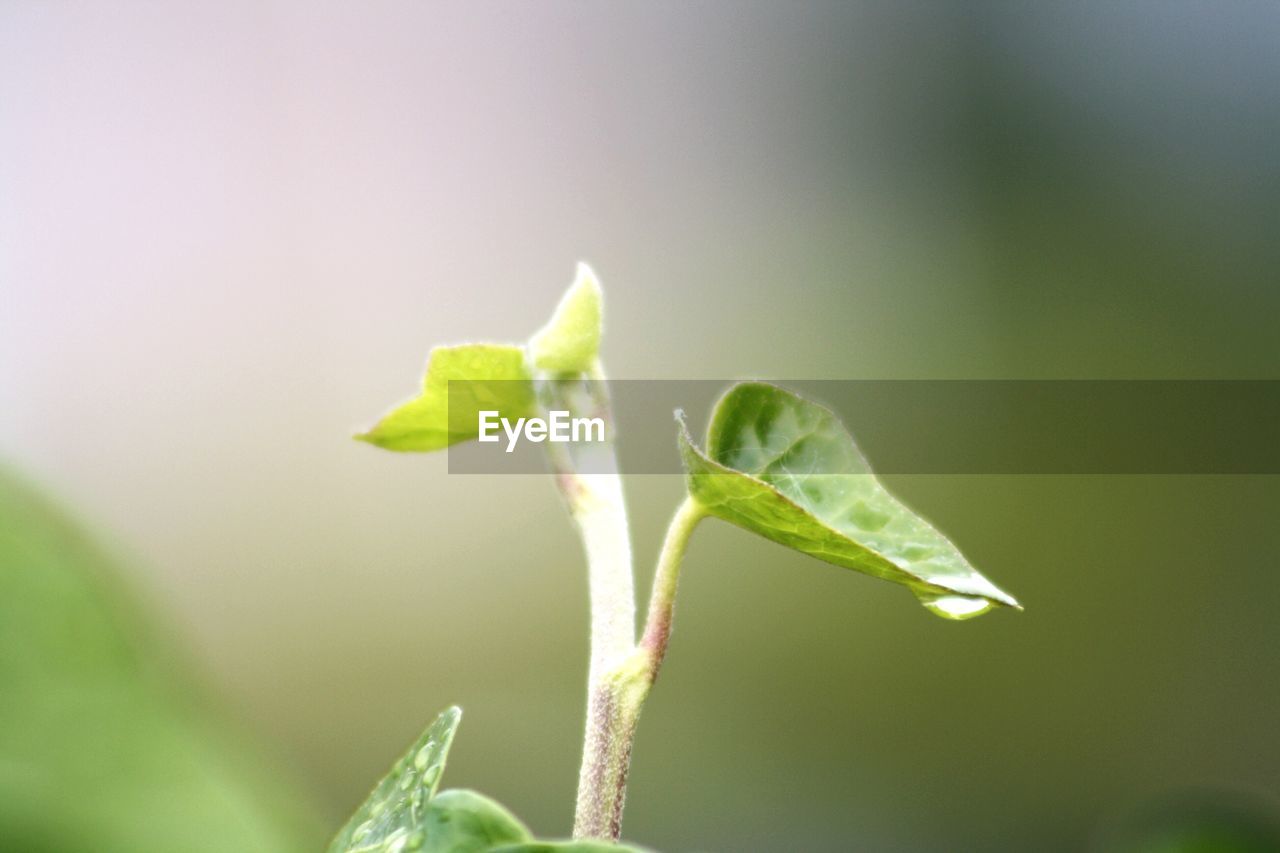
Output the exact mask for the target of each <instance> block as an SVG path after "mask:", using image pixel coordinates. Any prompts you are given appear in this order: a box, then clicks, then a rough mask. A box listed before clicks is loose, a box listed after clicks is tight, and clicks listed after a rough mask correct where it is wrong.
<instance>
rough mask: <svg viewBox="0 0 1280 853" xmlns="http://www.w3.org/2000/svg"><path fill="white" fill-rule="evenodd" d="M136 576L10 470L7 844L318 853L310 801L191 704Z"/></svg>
mask: <svg viewBox="0 0 1280 853" xmlns="http://www.w3.org/2000/svg"><path fill="white" fill-rule="evenodd" d="M125 573H126V572H124V571H122V570H121V567H119V566H117V565H116V563H115V562H114V561H113V560H112V559H111V558H110V557H109V556H108V555H106V554H104V552H103V550H102V549H101V548H100V547H99V546H98V545H97V543H95V542H94V541H93V538H92V537H90V536H88V535H86V533H85V531H84V530H83V528H82V527H81V526H80V525H79V524H77V523H76V522H74V521H73V520H71V519H70V518H69V517H68V516H67V515H66V514H64V513H63V512H62V511H61V510H60V509H59V508H58V507H56V506H54V505H53V504H51V503H50V502H49V501H47V500H46V499H45V498H44V497H43V496H41V495H39V494H38V493H37V492H36V491H35V490H33V489H31V488H30V487H28V486H27V485H26V484H24V483H23V482H21V481H19V480H18V479H17V478H15V477H13V476H12V475H11V474H10V473H9V471H8V470H7V469H6V468H5V467H4V466H3V465H2V464H0V848H3V849H5V850H22V851H28V852H29V853H52V851H63V850H93V851H96V853H172V851H177V850H181V851H190V853H221V851H226V850H242V851H250V850H272V851H303V850H314V849H315V847H316V846H317V844H318V843H320V839H321V838H323V832H324V831H323V828H322V826H321V825H320V822H319V821H318V820H315V819H314V818H315V815H314V814H313V813H312V808H311V805H310V804H309V803H308V802H307V800H306V797H305V795H304V794H303V793H302V792H299V791H296V790H295V789H293V788H292V787H290V785H289V784H287V782H286V781H284V780H282V779H280V778H277V777H276V775H275V774H273V773H271V772H270V768H268V767H265V766H263V764H262V763H261V761H260V760H259V759H258V757H257V751H256V750H255V749H253V747H252V746H251V745H246V744H244V743H242V742H241V741H240V740H239V739H238V738H236V737H233V736H232V735H231V732H230V731H229V730H227V729H226V728H224V726H223V725H221V723H220V722H219V720H217V719H216V718H214V717H212V716H211V715H210V714H209V713H208V710H207V709H206V708H205V707H204V706H203V704H202V703H200V702H199V701H193V700H198V697H201V696H202V695H203V692H204V691H203V688H202V687H201V686H200V685H198V684H194V683H193V682H192V679H191V678H190V676H189V674H188V673H189V672H190V671H191V670H190V668H189V667H188V666H186V663H187V662H186V661H185V660H183V659H181V657H180V656H176V655H174V654H173V652H172V649H173V648H174V646H175V645H181V643H175V638H174V634H173V632H172V631H169V630H163V631H162V630H158V629H157V628H156V627H155V626H154V625H153V624H152V623H151V621H150V619H148V618H147V617H148V614H147V613H145V612H144V611H143V610H142V609H141V608H140V607H138V605H137V601H136V599H135V596H134V595H133V594H132V591H131V590H130V589H128V588H127V587H126V585H124V584H123V583H122V582H121V577H122V576H123V575H124V574H125Z"/></svg>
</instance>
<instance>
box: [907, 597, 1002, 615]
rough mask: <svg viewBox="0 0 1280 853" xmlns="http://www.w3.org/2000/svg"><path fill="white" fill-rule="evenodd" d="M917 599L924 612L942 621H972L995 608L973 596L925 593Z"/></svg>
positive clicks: (986, 601) (982, 599) (983, 599)
mask: <svg viewBox="0 0 1280 853" xmlns="http://www.w3.org/2000/svg"><path fill="white" fill-rule="evenodd" d="M917 597H918V598H919V599H920V603H921V604H923V605H924V607H925V609H926V610H928V611H929V612H930V613H932V614H934V615H935V616H941V617H942V618H943V619H956V620H960V619H972V618H973V617H975V616H981V615H982V614H983V613H986V612H987V611H988V610H990V609H991V608H992V607H994V606H995V605H993V604H992V603H991V602H990V601H988V600H987V599H985V598H981V597H979V596H975V595H955V594H954V593H944V594H941V595H939V594H937V593H926V594H923V595H918V596H917Z"/></svg>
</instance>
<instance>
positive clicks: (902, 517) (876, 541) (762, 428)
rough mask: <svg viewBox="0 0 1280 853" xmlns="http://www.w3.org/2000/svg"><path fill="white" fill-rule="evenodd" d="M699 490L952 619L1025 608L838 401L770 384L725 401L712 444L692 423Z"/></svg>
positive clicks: (714, 503) (684, 439) (688, 466)
mask: <svg viewBox="0 0 1280 853" xmlns="http://www.w3.org/2000/svg"><path fill="white" fill-rule="evenodd" d="M678 438H679V443H680V451H681V456H682V458H683V460H684V465H685V471H686V473H687V482H688V488H689V494H690V495H691V496H693V498H694V499H695V500H697V501H698V502H699V503H701V504H702V505H703V506H704V507H705V508H706V510H707V511H708V512H709V513H711V514H712V515H716V516H718V517H720V518H723V519H725V520H726V521H729V522H731V523H733V524H736V525H738V526H739V527H743V528H745V529H747V530H750V531H752V532H754V533H758V534H760V535H761V536H764V537H766V538H768V539H772V540H773V541H775V542H778V543H780V544H782V545H786V546H788V547H790V548H794V549H796V550H797V551H801V552H803V553H806V554H809V555H811V556H814V557H817V558H818V559H820V560H824V561H825V562H828V563H834V564H835V565H838V566H844V567H845V568H850V569H855V570H857V571H860V572H863V573H865V574H869V575H873V576H875V577H879V578H883V579H885V580H891V581H894V582H895V583H899V584H902V585H903V586H906V587H907V588H908V589H910V590H911V591H912V592H914V593H915V594H916V596H917V597H918V598H919V599H920V600H921V602H922V603H923V604H925V606H926V607H928V608H929V610H930V611H931V612H933V613H936V614H937V615H940V616H944V617H946V618H949V619H965V618H971V617H973V616H978V615H980V614H982V613H985V612H986V611H987V610H989V609H991V607H993V606H995V605H1002V606H1006V607H1015V608H1019V609H1021V608H1020V607H1019V605H1018V602H1017V601H1016V600H1015V599H1014V598H1013V597H1012V596H1010V595H1009V594H1008V593H1006V592H1004V591H1003V590H1001V589H999V588H998V587H996V586H995V584H993V583H991V581H989V580H987V579H986V578H985V577H983V576H982V575H981V574H979V573H978V572H977V571H976V570H975V569H974V568H973V567H972V566H971V565H970V564H969V562H968V561H967V560H966V559H965V558H964V556H963V555H962V554H961V553H960V551H959V549H957V548H956V547H955V545H953V544H952V543H951V541H950V540H949V539H947V538H946V537H945V536H943V535H942V533H940V532H939V531H938V530H937V529H935V528H934V527H933V526H932V525H930V524H929V523H928V522H927V521H925V520H924V519H923V518H921V517H920V516H918V515H916V514H915V513H914V512H912V511H911V510H910V509H908V508H907V507H906V506H904V505H903V504H902V503H901V502H900V501H898V499H897V498H895V497H893V495H891V494H890V493H889V492H888V490H886V489H885V488H884V486H882V485H881V484H880V481H879V480H877V479H876V477H875V475H874V474H873V473H872V471H871V468H870V466H869V465H868V464H867V461H866V459H865V458H863V456H862V453H861V452H860V451H859V450H858V448H857V445H855V444H854V441H853V436H851V435H850V434H849V432H848V430H846V429H845V427H844V425H843V424H842V423H841V422H840V420H839V419H838V418H836V416H835V415H834V414H833V413H832V412H831V411H830V410H828V409H826V408H825V407H823V406H820V405H818V404H816V403H812V402H809V401H808V400H805V399H803V398H802V397H800V396H798V395H796V394H793V393H791V392H790V391H786V390H784V389H782V388H779V387H777V386H775V385H769V384H766V383H763V382H744V383H740V384H738V385H735V386H734V387H733V388H730V389H729V391H728V392H726V394H725V395H724V396H723V397H722V398H721V399H720V401H719V402H718V403H717V404H716V407H715V410H714V412H713V413H712V417H711V424H710V426H709V427H708V429H707V442H706V449H705V450H703V449H700V448H699V447H697V445H695V444H694V443H693V440H692V438H691V437H690V435H689V432H688V429H687V427H686V426H685V425H684V424H683V422H681V425H680V434H679V437H678Z"/></svg>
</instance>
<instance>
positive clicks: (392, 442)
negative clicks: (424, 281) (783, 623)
mask: <svg viewBox="0 0 1280 853" xmlns="http://www.w3.org/2000/svg"><path fill="white" fill-rule="evenodd" d="M601 303H602V299H601V291H600V286H599V284H598V282H597V280H596V277H595V275H594V274H593V273H592V271H591V270H590V268H588V267H587V266H586V265H585V264H580V265H579V266H578V271H577V276H576V278H575V280H574V282H573V285H572V286H571V287H570V288H569V290H568V291H567V292H566V293H565V295H564V297H563V298H562V299H561V301H560V304H559V306H558V307H557V308H556V310H555V313H554V314H553V316H552V317H551V319H550V321H549V322H548V323H547V324H546V325H545V326H543V327H542V329H540V330H539V331H538V332H536V333H535V334H534V335H533V336H532V337H531V338H530V339H529V341H528V342H527V343H526V344H523V345H518V344H460V345H456V346H446V347H437V348H435V349H433V350H432V351H431V353H430V356H429V357H428V362H427V369H426V375H425V377H424V379H423V383H422V390H421V392H420V393H419V394H418V395H417V396H416V397H414V398H412V399H410V400H408V401H406V402H405V403H402V404H401V405H399V406H397V407H396V408H394V409H392V410H391V411H390V412H388V413H387V414H386V415H385V416H383V417H382V419H381V420H379V421H378V422H377V423H376V424H374V426H373V427H371V428H370V429H369V430H367V431H365V432H362V433H360V434H359V435H358V436H356V437H357V438H358V439H360V440H361V441H365V442H368V443H370V444H373V445H376V446H378V447H381V448H385V449H387V450H397V451H415V452H426V451H433V450H440V449H443V448H446V447H449V446H451V445H453V444H457V443H459V442H463V441H471V440H476V441H480V442H485V443H498V444H500V445H501V446H502V447H503V449H504V451H505V452H507V453H511V452H513V451H514V450H515V448H516V447H517V446H518V444H519V443H520V442H521V441H529V442H532V443H535V444H539V445H541V446H542V448H543V449H544V451H545V452H546V456H547V459H548V462H549V464H550V467H551V469H552V471H553V473H554V475H555V477H554V479H555V483H556V485H557V487H558V489H559V492H560V495H561V497H562V499H563V501H564V504H565V506H566V508H567V510H568V512H569V515H570V517H571V518H572V520H573V522H574V524H575V525H576V527H577V529H578V532H579V534H580V536H581V539H582V543H583V549H584V551H585V554H586V560H587V578H588V585H589V593H590V596H589V597H590V606H591V636H590V658H589V666H588V672H587V696H586V726H585V734H584V741H583V750H582V764H581V769H580V771H579V778H578V796H577V803H576V808H575V812H574V820H573V837H574V839H575V840H574V841H572V842H541V841H535V840H534V839H533V837H532V835H531V834H530V832H529V830H528V829H527V828H526V827H525V826H524V825H523V824H522V823H521V822H520V821H519V820H517V819H516V818H515V817H514V816H512V815H511V814H510V813H509V812H507V811H506V810H505V809H504V808H503V807H502V806H500V805H498V804H497V803H495V802H493V801H492V800H490V799H488V798H486V797H483V796H481V795H480V794H476V793H474V792H470V791H444V792H442V793H437V787H438V784H439V781H440V774H441V772H442V770H443V768H444V763H445V759H446V757H447V754H448V750H449V747H450V745H451V743H452V741H453V737H454V733H455V732H456V730H457V726H458V721H459V720H460V718H461V712H460V711H459V710H458V709H457V708H451V709H449V710H448V711H446V712H444V713H443V714H441V716H440V717H439V718H438V719H437V720H436V721H435V722H434V723H432V724H431V726H430V727H429V728H428V729H427V731H426V733H425V734H424V735H423V736H422V738H421V739H420V741H419V742H418V743H416V744H414V746H413V748H412V749H410V751H409V752H408V753H407V754H406V755H405V757H404V758H403V759H402V760H401V761H400V762H399V763H397V764H396V766H395V767H394V768H393V769H392V771H391V773H390V774H389V775H388V776H387V777H386V778H385V779H384V780H383V781H382V782H381V783H380V784H379V786H378V787H377V788H376V789H375V790H374V792H373V793H372V794H371V795H370V797H369V799H368V800H367V801H366V802H365V804H364V805H363V806H362V807H361V808H360V809H359V811H357V812H356V814H355V815H354V816H353V817H352V818H351V820H350V821H349V822H348V824H347V825H346V826H345V827H344V828H343V829H342V831H341V832H339V834H338V836H337V837H336V838H335V839H334V841H333V844H332V846H331V847H330V850H331V851H332V853H344V851H352V853H354V851H362V852H367V853H373V851H379V853H398V851H402V850H419V851H430V852H431V853H444V851H458V850H466V851H504V853H520V851H525V853H533V851H551V850H566V851H569V850H577V851H592V850H596V851H598V850H620V849H630V850H635V849H638V848H627V847H624V846H622V845H619V844H616V842H617V839H618V838H619V836H620V834H621V829H622V811H623V804H624V801H625V798H626V788H627V772H628V769H629V766H630V762H631V749H632V743H633V742H634V739H635V734H636V726H637V724H638V721H639V718H640V711H641V709H642V707H643V706H644V703H645V700H646V699H647V698H648V696H649V692H650V689H651V688H652V686H653V684H654V681H655V680H656V678H657V676H658V672H659V670H660V669H661V667H662V662H663V660H664V659H665V657H666V654H667V647H668V644H669V642H670V639H671V629H672V619H673V614H674V610H675V600H676V591H677V587H678V584H679V579H680V567H681V563H682V562H683V560H684V555H685V551H686V549H687V548H688V545H689V541H690V538H691V537H692V535H693V532H694V530H695V529H696V528H697V527H698V525H699V523H701V522H702V520H703V519H706V518H709V517H716V518H720V519H722V520H724V521H727V522H729V523H731V524H734V525H737V526H738V527H741V528H743V529H745V530H748V531H751V532H752V533H756V534H758V535H760V536H763V537H765V538H767V539H771V540H773V541H774V542H778V543H780V544H782V545H786V546H787V547H789V548H793V549H795V550H797V551H801V552H803V553H806V554H809V555H811V556H814V557H816V558H818V559H820V560H823V561H825V562H828V563H833V564H835V565H837V566H842V567H844V568H848V569H853V570H855V571H858V572H862V573H864V574H868V575H871V576H873V577H878V578H881V579H883V580H888V581H892V582H894V583H897V584H900V585H902V586H904V587H906V588H907V589H908V590H909V591H910V592H911V593H912V594H914V595H915V597H916V598H917V599H918V600H919V601H920V602H921V603H922V604H923V605H924V606H925V607H926V608H927V609H928V610H929V611H930V612H932V613H935V614H937V615H939V616H942V617H944V618H947V619H969V618H972V617H975V616H978V615H981V614H982V613H985V612H987V611H988V610H991V609H993V608H996V607H1012V608H1017V609H1021V608H1020V606H1019V604H1018V602H1017V601H1016V600H1015V599H1014V598H1013V597H1012V596H1010V595H1009V594H1007V593H1005V592H1003V591H1002V590H1000V589H999V588H997V587H996V586H995V585H994V584H992V583H991V582H990V581H988V580H987V579H986V578H985V577H983V576H982V575H981V574H979V573H978V572H977V571H976V570H975V569H974V568H973V567H972V566H971V565H970V564H969V562H968V561H967V560H966V559H965V558H964V556H963V555H962V554H961V553H960V551H959V550H958V549H957V548H956V546H955V545H953V544H952V543H951V541H950V540H948V539H947V538H946V537H945V536H943V535H942V534H941V533H940V532H938V531H937V530H936V529H935V528H934V527H933V526H931V525H930V524H929V523H928V522H926V521H925V520H924V519H922V518H921V517H920V516H918V515H916V514H915V513H913V512H912V511H911V510H910V509H908V508H907V507H906V506H904V505H903V504H902V503H901V502H899V501H898V500H897V499H896V498H895V497H893V495H891V494H890V493H889V492H888V491H887V490H886V489H885V488H884V486H882V485H881V484H880V482H879V480H878V479H876V477H875V475H874V474H873V473H872V471H871V468H870V466H868V464H867V462H866V459H865V458H864V457H863V456H862V454H861V452H860V451H859V450H858V448H857V446H856V445H855V444H854V441H853V437H852V436H851V435H850V434H849V432H848V430H846V429H845V427H844V425H843V424H842V423H841V422H840V420H839V419H838V418H837V417H836V416H835V415H834V414H833V413H832V412H831V411H829V410H828V409H826V408H824V407H822V406H820V405H818V404H816V403H813V402H810V401H808V400H805V399H803V398H801V397H800V396H798V395H796V394H793V393H791V392H790V391H787V390H784V389H782V388H779V387H777V386H775V385H771V384H768V383H764V382H742V383H738V384H736V385H733V386H732V387H731V388H729V389H728V390H727V391H726V393H725V394H724V396H723V397H721V398H720V400H719V402H718V403H717V404H716V405H715V408H714V410H713V412H712V414H711V420H710V424H709V426H708V429H707V434H706V437H705V440H704V441H703V442H702V443H701V445H699V444H698V443H697V442H696V441H695V440H694V439H693V437H692V436H690V434H689V431H688V429H687V428H686V426H685V423H684V418H683V415H682V414H681V413H679V412H677V413H676V418H677V422H678V424H677V429H676V442H677V445H678V448H679V452H680V456H681V460H682V462H683V464H684V469H685V484H686V491H687V494H686V497H685V498H684V500H683V502H682V503H681V504H680V506H679V507H678V508H677V510H676V512H675V514H674V517H673V518H672V520H671V524H670V526H669V527H668V529H667V533H666V537H665V539H664V541H663V544H662V549H661V553H660V555H659V557H658V564H657V567H656V569H655V574H654V580H653V587H652V593H651V595H650V598H649V602H648V608H647V611H646V616H645V620H644V623H643V625H642V626H641V628H640V631H639V635H638V636H637V626H636V622H635V612H636V602H635V594H634V580H633V572H632V561H631V541H630V534H629V530H628V521H627V512H626V505H625V501H624V500H623V490H622V478H621V473H620V472H619V471H618V470H617V462H616V457H615V455H614V452H613V447H614V440H615V436H614V435H613V431H614V423H613V416H612V412H611V407H610V401H609V398H608V395H607V393H606V390H605V384H604V382H603V380H604V378H605V373H604V368H603V365H602V364H601V360H600V355H599V350H600V340H601V329H602V323H601V320H602V313H603V312H602V304H601ZM585 446H590V448H591V456H590V458H591V459H592V466H591V469H590V471H589V472H588V471H586V470H585V469H584V467H583V466H582V465H580V464H579V463H578V460H579V459H581V458H585V456H584V455H583V450H584V447H585ZM602 452H603V454H604V458H605V459H606V464H605V466H604V470H603V471H602V470H601V466H600V464H599V461H600V459H601V453H602Z"/></svg>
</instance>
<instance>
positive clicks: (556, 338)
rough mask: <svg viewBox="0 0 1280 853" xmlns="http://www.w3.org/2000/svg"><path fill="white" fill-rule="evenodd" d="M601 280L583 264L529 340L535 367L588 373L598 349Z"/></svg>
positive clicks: (558, 371) (550, 370)
mask: <svg viewBox="0 0 1280 853" xmlns="http://www.w3.org/2000/svg"><path fill="white" fill-rule="evenodd" d="M600 301H601V300H600V284H599V282H597V281H596V276H595V273H593V272H592V271H591V268H590V267H589V266H587V265H586V264H578V275H577V278H576V279H575V280H574V282H573V284H572V285H571V286H570V287H569V289H568V291H566V292H565V294H564V296H563V297H561V299H560V304H559V305H558V306H557V307H556V311H555V314H553V315H552V317H551V320H550V321H549V322H548V323H547V325H545V326H543V327H542V329H540V330H539V331H538V332H537V333H536V334H534V336H533V337H532V338H531V339H530V340H529V352H530V353H531V354H532V356H533V364H534V367H537V368H538V369H539V370H545V371H547V372H549V373H587V372H589V371H590V370H591V368H592V366H593V365H594V364H595V361H596V356H597V355H598V353H599V352H600Z"/></svg>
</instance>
